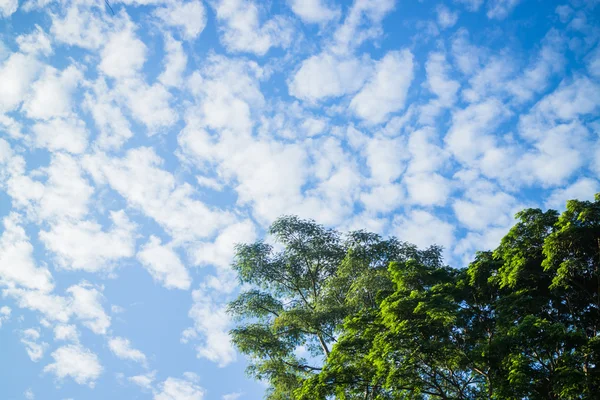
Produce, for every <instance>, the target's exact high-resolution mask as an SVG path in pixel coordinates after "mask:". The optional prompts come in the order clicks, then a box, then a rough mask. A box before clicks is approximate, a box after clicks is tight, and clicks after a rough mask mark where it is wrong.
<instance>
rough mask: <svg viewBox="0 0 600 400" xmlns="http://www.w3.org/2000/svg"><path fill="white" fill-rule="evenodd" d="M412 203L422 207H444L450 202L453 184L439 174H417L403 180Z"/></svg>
mask: <svg viewBox="0 0 600 400" xmlns="http://www.w3.org/2000/svg"><path fill="white" fill-rule="evenodd" d="M402 183H404V184H405V185H406V190H407V192H408V197H409V200H410V202H411V203H413V204H418V205H422V206H432V205H437V206H442V205H444V204H446V203H447V202H448V197H449V195H450V192H451V183H450V181H449V180H448V179H446V178H444V177H443V176H441V175H440V174H437V173H417V174H413V175H409V176H407V177H405V178H404V179H403V180H402Z"/></svg>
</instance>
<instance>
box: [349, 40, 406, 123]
mask: <svg viewBox="0 0 600 400" xmlns="http://www.w3.org/2000/svg"><path fill="white" fill-rule="evenodd" d="M413 69H414V65H413V55H412V53H411V52H410V51H409V50H403V51H400V52H398V51H394V52H390V53H388V54H386V55H385V57H383V58H382V59H381V60H380V61H378V62H377V64H376V65H375V72H374V74H373V76H372V77H371V79H369V82H367V84H366V85H365V86H364V87H363V88H362V89H361V90H360V92H358V94H357V95H356V96H354V98H353V99H352V101H351V102H350V109H351V110H352V111H353V112H354V114H355V115H356V116H358V117H359V118H361V119H363V120H365V121H366V122H368V123H370V124H377V123H381V122H384V121H385V120H386V119H387V117H388V115H389V114H391V113H394V112H397V111H400V110H402V109H403V108H404V104H405V102H406V96H407V92H408V88H409V87H410V84H411V83H412V80H413V76H414V71H413Z"/></svg>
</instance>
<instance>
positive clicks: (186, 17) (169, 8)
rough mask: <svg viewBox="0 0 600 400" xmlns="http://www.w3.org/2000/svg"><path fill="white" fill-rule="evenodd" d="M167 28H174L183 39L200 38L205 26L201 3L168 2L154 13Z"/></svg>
mask: <svg viewBox="0 0 600 400" xmlns="http://www.w3.org/2000/svg"><path fill="white" fill-rule="evenodd" d="M154 15H156V16H157V17H158V18H159V19H160V20H161V21H162V22H163V23H164V24H165V25H166V26H167V27H171V28H175V30H176V31H178V32H180V33H181V35H182V36H183V38H184V39H186V40H192V39H196V38H197V37H198V36H200V33H202V31H203V30H204V27H205V26H206V10H205V8H204V5H203V4H202V2H201V1H197V0H196V1H194V0H192V1H170V2H167V4H166V6H165V7H161V8H158V9H156V10H155V11H154Z"/></svg>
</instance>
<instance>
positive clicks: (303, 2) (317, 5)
mask: <svg viewBox="0 0 600 400" xmlns="http://www.w3.org/2000/svg"><path fill="white" fill-rule="evenodd" d="M290 7H291V8H292V11H293V12H294V14H296V15H297V16H298V17H300V19H301V20H302V21H304V22H306V23H312V24H323V23H326V22H329V21H331V20H333V19H337V18H339V16H340V9H339V7H335V6H332V5H330V4H327V2H325V1H323V0H308V1H307V0H290Z"/></svg>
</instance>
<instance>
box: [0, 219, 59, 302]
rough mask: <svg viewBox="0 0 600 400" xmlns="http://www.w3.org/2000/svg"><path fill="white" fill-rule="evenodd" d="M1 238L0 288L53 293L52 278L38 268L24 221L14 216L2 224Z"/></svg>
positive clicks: (45, 271) (48, 273) (45, 270)
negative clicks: (23, 224)
mask: <svg viewBox="0 0 600 400" xmlns="http://www.w3.org/2000/svg"><path fill="white" fill-rule="evenodd" d="M3 224H4V231H3V232H2V235H1V236H0V284H2V285H3V286H6V287H8V288H18V287H22V288H25V289H33V290H39V291H42V292H50V291H51V290H52V289H53V288H54V284H53V280H52V275H51V273H50V271H49V270H48V269H47V268H45V267H38V266H37V265H36V262H35V260H34V258H33V246H32V245H31V243H30V241H29V238H28V236H27V234H26V233H25V229H24V228H23V227H22V226H21V217H20V216H19V214H17V213H11V214H9V215H8V216H7V217H5V218H4V220H3Z"/></svg>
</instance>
